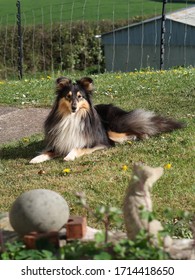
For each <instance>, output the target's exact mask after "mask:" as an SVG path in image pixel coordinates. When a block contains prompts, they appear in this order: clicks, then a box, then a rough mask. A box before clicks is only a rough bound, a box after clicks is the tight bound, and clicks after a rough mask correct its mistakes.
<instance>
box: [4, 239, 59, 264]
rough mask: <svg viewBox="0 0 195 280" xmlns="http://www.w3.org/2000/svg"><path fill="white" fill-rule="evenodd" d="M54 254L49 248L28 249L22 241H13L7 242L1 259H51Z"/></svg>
mask: <svg viewBox="0 0 195 280" xmlns="http://www.w3.org/2000/svg"><path fill="white" fill-rule="evenodd" d="M51 259H54V254H53V252H52V251H49V250H26V248H25V245H24V244H23V242H21V241H15V242H13V243H9V242H7V243H6V244H5V246H4V250H3V252H2V253H1V254H0V260H51Z"/></svg>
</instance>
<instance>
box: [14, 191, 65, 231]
mask: <svg viewBox="0 0 195 280" xmlns="http://www.w3.org/2000/svg"><path fill="white" fill-rule="evenodd" d="M68 218H69V207H68V204H67V202H66V200H65V199H64V198H63V197H62V196H61V195H59V194H58V193H56V192H54V191H51V190H47V189H35V190H30V191H27V192H24V193H23V194H21V195H20V196H19V197H18V198H17V199H16V200H15V201H14V203H13V205H12V207H11V209H10V211H9V220H10V224H11V226H12V227H13V229H14V230H15V231H16V232H17V233H18V234H19V235H25V234H28V233H30V232H32V231H36V232H49V231H58V230H60V229H61V228H62V226H63V225H64V224H66V222H67V221H68Z"/></svg>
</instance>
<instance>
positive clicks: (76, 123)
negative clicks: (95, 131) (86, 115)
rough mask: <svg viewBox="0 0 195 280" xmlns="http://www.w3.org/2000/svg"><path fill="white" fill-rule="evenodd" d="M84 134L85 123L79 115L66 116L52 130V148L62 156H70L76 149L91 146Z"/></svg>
mask: <svg viewBox="0 0 195 280" xmlns="http://www.w3.org/2000/svg"><path fill="white" fill-rule="evenodd" d="M84 132H85V123H84V120H83V119H81V117H80V115H79V114H71V115H69V116H66V117H64V118H62V119H61V121H60V122H59V123H58V124H56V125H55V126H54V128H53V129H52V130H50V133H51V135H52V138H53V141H52V146H53V147H52V148H54V149H55V151H56V152H57V153H59V154H61V155H66V154H68V153H69V152H70V151H71V150H72V149H74V148H84V147H86V146H87V145H88V144H89V143H87V139H86V136H85V133H84ZM50 133H49V134H50Z"/></svg>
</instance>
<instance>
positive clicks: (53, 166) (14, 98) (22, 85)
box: [0, 69, 195, 226]
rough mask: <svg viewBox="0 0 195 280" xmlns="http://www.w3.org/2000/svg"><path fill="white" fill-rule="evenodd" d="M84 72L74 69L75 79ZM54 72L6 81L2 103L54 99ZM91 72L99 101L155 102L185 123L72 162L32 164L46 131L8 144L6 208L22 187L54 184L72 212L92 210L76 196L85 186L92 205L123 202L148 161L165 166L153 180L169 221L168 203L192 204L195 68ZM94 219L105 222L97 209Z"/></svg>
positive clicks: (127, 105)
mask: <svg viewBox="0 0 195 280" xmlns="http://www.w3.org/2000/svg"><path fill="white" fill-rule="evenodd" d="M60 75H61V73H60ZM80 77H81V75H77V76H76V75H71V78H72V79H73V80H74V79H76V78H80ZM55 78H57V76H56V77H54V76H52V75H51V76H49V78H48V77H47V76H45V77H41V76H40V77H39V78H37V79H25V80H23V81H2V82H0V103H1V104H4V105H5V104H6V105H12V106H20V107H24V106H38V107H40V106H43V107H48V106H51V104H52V102H53V99H54V97H55V96H54V80H55ZM92 78H93V79H94V82H95V92H94V103H100V102H103V103H114V104H116V105H118V106H121V107H122V108H124V109H129V110H130V109H134V108H145V109H149V110H154V111H156V112H158V113H161V114H164V115H168V116H172V117H175V118H177V119H180V120H183V121H185V122H186V124H187V127H186V128H185V129H183V130H180V131H175V132H173V133H170V134H163V135H160V136H159V137H154V138H151V139H149V140H146V141H140V142H131V141H129V142H127V143H126V144H123V145H116V147H114V148H111V149H109V150H103V151H98V152H96V153H94V154H92V155H90V156H84V157H82V158H80V159H76V160H75V161H73V162H64V161H63V159H62V158H57V159H54V160H52V161H49V162H45V163H41V164H37V165H30V164H28V162H29V161H30V159H31V158H32V157H34V156H35V155H36V154H37V153H38V152H40V151H41V150H42V148H43V147H44V146H43V142H42V140H43V135H42V134H40V135H34V136H32V137H30V138H22V139H21V141H19V142H15V143H10V144H7V145H3V146H2V147H1V154H0V156H1V161H0V196H1V202H0V211H1V212H3V211H9V208H10V206H11V204H12V202H13V201H14V200H15V199H16V197H17V196H18V195H20V194H21V193H22V192H24V191H26V190H30V189H36V188H46V189H52V190H54V191H56V192H58V193H60V194H61V195H63V196H64V197H65V198H66V200H67V202H68V204H69V206H70V211H71V214H78V215H84V214H86V213H85V210H83V209H81V208H80V207H79V206H78V205H77V203H76V201H77V198H76V196H75V192H78V191H79V192H84V193H85V194H86V197H87V199H88V203H89V205H90V207H91V208H94V207H96V206H97V205H99V204H109V205H111V206H116V207H119V208H121V207H122V201H123V197H124V195H125V190H126V188H127V185H128V182H129V180H130V178H131V170H132V166H133V164H134V163H135V162H142V163H144V164H147V165H150V166H153V167H155V166H162V167H163V168H164V175H163V176H162V177H161V179H160V180H159V181H158V182H157V183H156V184H155V186H154V188H153V201H154V210H155V212H156V213H157V216H158V218H159V219H160V220H162V221H166V217H165V216H164V211H165V210H166V209H167V208H172V209H174V211H176V212H177V210H186V211H190V212H194V209H195V202H194V201H195V188H194V179H195V178H194V164H195V156H194V136H195V129H194V114H195V111H194V100H195V98H194V97H195V69H177V70H172V71H163V72H158V71H157V72H153V71H148V72H137V73H113V74H100V75H94V76H92ZM88 223H89V225H94V226H99V225H95V224H94V221H93V219H92V217H89V222H88Z"/></svg>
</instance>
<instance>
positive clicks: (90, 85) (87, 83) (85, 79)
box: [77, 77, 94, 93]
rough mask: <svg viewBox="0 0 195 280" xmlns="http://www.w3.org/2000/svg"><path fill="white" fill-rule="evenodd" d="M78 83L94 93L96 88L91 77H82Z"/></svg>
mask: <svg viewBox="0 0 195 280" xmlns="http://www.w3.org/2000/svg"><path fill="white" fill-rule="evenodd" d="M77 84H78V85H79V86H81V87H82V88H83V89H84V90H86V91H87V92H89V93H92V91H93V89H94V86H93V80H92V79H91V78H89V77H83V78H81V79H80V80H78V81H77Z"/></svg>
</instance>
